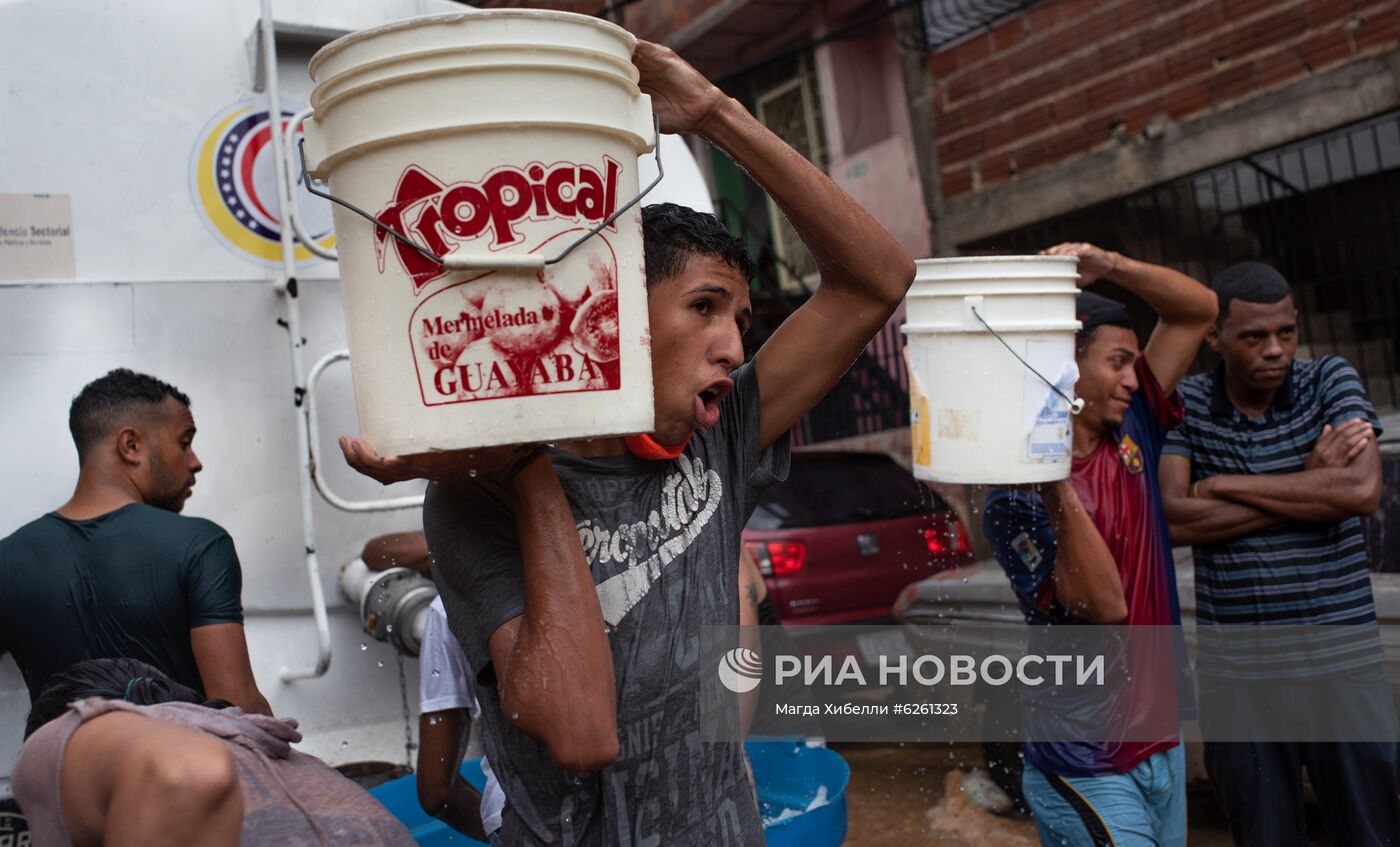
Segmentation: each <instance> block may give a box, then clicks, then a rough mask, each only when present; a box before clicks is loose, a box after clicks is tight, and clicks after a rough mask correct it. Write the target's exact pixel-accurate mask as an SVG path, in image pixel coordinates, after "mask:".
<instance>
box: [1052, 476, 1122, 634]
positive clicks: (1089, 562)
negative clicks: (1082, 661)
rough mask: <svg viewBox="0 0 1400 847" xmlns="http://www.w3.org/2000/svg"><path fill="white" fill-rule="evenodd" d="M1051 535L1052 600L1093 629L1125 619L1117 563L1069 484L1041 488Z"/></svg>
mask: <svg viewBox="0 0 1400 847" xmlns="http://www.w3.org/2000/svg"><path fill="white" fill-rule="evenodd" d="M1040 497H1041V499H1042V500H1043V501H1044V502H1045V510H1046V512H1048V513H1049V515H1050V524H1051V526H1053V527H1054V530H1055V570H1054V571H1052V572H1051V578H1052V579H1053V580H1054V584H1055V599H1056V600H1057V601H1058V602H1059V604H1060V605H1061V606H1063V607H1064V608H1065V609H1066V610H1067V611H1069V613H1070V614H1072V615H1074V616H1075V617H1078V618H1084V619H1085V620H1088V621H1092V622H1093V623H1097V624H1116V623H1122V622H1124V621H1125V620H1127V619H1128V604H1127V601H1126V600H1125V599H1124V597H1123V579H1122V577H1121V576H1119V574H1118V563H1117V562H1115V561H1114V560H1113V554H1112V553H1110V552H1109V550H1108V545H1107V544H1105V543H1104V540H1103V536H1102V535H1100V534H1099V530H1098V527H1096V526H1094V520H1093V518H1091V517H1090V516H1089V512H1088V510H1087V509H1085V508H1084V504H1083V503H1081V502H1080V501H1079V495H1078V494H1076V493H1074V488H1073V487H1072V486H1071V485H1070V484H1069V482H1068V481H1067V480H1066V481H1061V482H1054V483H1050V484H1049V485H1045V486H1041V488H1040Z"/></svg>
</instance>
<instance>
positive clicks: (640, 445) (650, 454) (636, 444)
mask: <svg viewBox="0 0 1400 847" xmlns="http://www.w3.org/2000/svg"><path fill="white" fill-rule="evenodd" d="M694 434H695V433H694V432H690V433H687V434H686V436H685V439H684V440H683V441H681V443H680V444H677V445H675V446H667V445H665V444H662V443H661V442H660V441H657V440H656V439H655V438H652V437H651V436H650V435H646V434H642V435H624V436H623V437H622V440H623V442H625V443H626V444H627V452H629V453H631V454H632V455H633V456H636V457H637V458H638V459H644V460H646V461H649V462H659V461H663V460H665V459H674V458H676V457H677V456H679V455H680V454H681V453H682V452H684V451H685V446H686V445H687V444H689V443H690V437H691V436H692V435H694Z"/></svg>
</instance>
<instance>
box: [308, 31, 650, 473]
mask: <svg viewBox="0 0 1400 847" xmlns="http://www.w3.org/2000/svg"><path fill="white" fill-rule="evenodd" d="M635 46H636V41H635V39H634V38H633V37H632V36H631V35H630V34H629V33H627V32H626V31H625V30H623V29H621V28H619V27H617V26H614V25H612V24H609V23H607V22H605V21H600V20H598V19H596V18H590V17H587V16H583V15H571V14H565V13H559V12H544V11H534V10H493V11H477V12H463V13H461V14H449V15H435V16H431V17H425V18H416V19H412V20H407V21H401V22H399V23H396V24H391V25H388V26H383V27H378V28H376V29H372V30H366V31H365V32H360V33H355V34H353V35H349V36H346V37H344V38H341V39H339V40H337V41H334V42H332V43H331V44H329V45H327V46H326V47H325V48H324V49H322V50H321V51H320V52H319V53H317V54H316V57H315V58H314V59H313V60H312V62H311V75H312V77H313V79H315V80H316V88H315V91H314V92H313V94H312V97H311V101H312V106H313V107H314V108H315V115H314V117H313V118H312V119H311V120H308V121H307V123H306V158H307V166H308V170H309V172H310V174H311V175H312V176H313V177H316V178H324V179H326V180H327V181H328V182H329V183H330V189H331V192H332V193H333V194H334V195H336V196H337V197H338V198H340V199H342V200H344V201H346V202H348V203H351V204H353V205H354V206H357V207H359V208H360V209H362V210H364V211H366V212H368V213H369V214H370V215H373V216H374V217H375V219H376V220H377V221H379V222H380V223H382V224H385V225H387V226H388V227H390V228H392V229H394V230H395V231H397V232H398V233H400V234H402V235H403V236H405V237H406V239H407V240H408V241H409V242H411V243H404V242H403V241H401V240H399V239H397V238H395V237H393V236H392V235H390V234H389V233H387V232H385V231H384V229H382V228H377V227H376V226H375V225H374V224H373V223H371V222H370V221H367V220H365V219H364V218H362V217H360V216H359V215H357V214H355V212H353V211H351V210H348V209H346V208H342V207H341V206H339V205H337V206H335V207H334V214H335V229H336V235H337V239H338V243H339V251H338V252H339V255H340V267H341V292H342V299H343V304H344V307H345V317H346V323H347V329H348V335H349V341H350V359H351V366H352V370H353V375H354V384H355V398H356V406H357V410H358V413H359V422H360V433H361V434H362V435H363V436H365V437H366V438H368V439H369V440H370V441H371V442H372V443H373V444H374V445H375V447H376V448H377V449H378V450H379V451H380V452H381V453H383V454H386V455H387V454H407V453H420V452H426V451H428V450H440V449H458V448H469V447H485V446H492V445H498V444H513V443H524V442H534V441H552V440H556V439H568V438H582V437H597V436H607V435H620V434H626V433H634V432H649V431H650V430H651V429H652V427H653V405H652V384H651V357H650V352H649V349H648V333H647V300H646V279H645V268H644V266H643V255H642V233H641V210H640V207H634V208H632V209H630V210H628V211H626V212H625V213H623V214H622V215H621V216H620V217H618V218H617V220H615V221H613V222H612V223H611V224H608V225H606V226H602V229H601V230H600V231H598V232H597V233H596V234H595V235H593V236H592V237H589V238H587V239H586V240H584V241H583V242H582V243H581V244H580V245H579V246H578V247H577V248H576V249H574V250H573V251H572V252H570V253H569V254H568V255H567V256H566V257H565V258H563V259H562V260H559V261H557V262H548V264H547V261H548V260H552V259H555V258H556V257H558V256H559V255H560V254H561V253H563V252H564V251H565V250H566V248H568V247H569V245H571V244H573V243H574V242H575V241H578V240H579V239H580V238H581V237H583V236H585V235H587V234H588V233H589V232H590V230H593V229H595V228H597V227H599V226H601V225H603V224H604V223H605V222H606V221H607V219H608V218H609V217H610V216H612V215H613V214H614V212H616V211H617V210H619V209H622V208H624V207H625V206H626V205H627V204H628V203H629V201H631V200H632V199H633V198H634V197H635V196H636V194H637V192H638V176H637V157H638V155H639V154H641V153H644V152H646V151H647V150H650V149H651V148H652V146H653V144H654V142H655V137H656V136H655V128H654V124H653V118H652V111H651V101H650V98H649V97H647V96H646V95H645V94H642V93H641V91H640V90H639V89H638V87H637V78H638V77H637V70H636V68H635V67H634V66H633V65H632V62H631V56H632V51H633V49H634V47H635ZM425 254H430V255H425ZM431 256H437V257H441V258H442V259H443V260H444V261H443V262H439V261H437V260H435V259H434V258H432V257H431Z"/></svg>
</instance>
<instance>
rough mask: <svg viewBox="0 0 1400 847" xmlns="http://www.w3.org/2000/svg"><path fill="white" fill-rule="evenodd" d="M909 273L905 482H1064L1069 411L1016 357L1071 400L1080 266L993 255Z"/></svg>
mask: <svg viewBox="0 0 1400 847" xmlns="http://www.w3.org/2000/svg"><path fill="white" fill-rule="evenodd" d="M917 264H918V274H917V275H916V276H915V277H914V285H913V287H912V288H911V289H910V290H909V298H908V300H907V301H906V303H907V306H906V323H905V324H904V327H903V330H904V333H905V336H906V347H905V358H906V361H907V362H908V365H909V386H910V388H909V399H910V407H911V411H912V415H911V425H912V427H913V443H914V475H915V476H916V477H918V478H919V479H927V480H932V481H935V482H951V483H971V484H998V483H1025V482H1050V481H1053V480H1059V479H1065V478H1066V477H1068V476H1069V472H1070V462H1071V460H1072V455H1071V430H1070V420H1071V417H1072V416H1071V410H1070V405H1069V403H1067V402H1065V400H1064V399H1062V398H1061V397H1060V395H1059V394H1057V393H1056V392H1055V391H1054V390H1053V389H1052V388H1051V387H1050V386H1049V385H1047V384H1046V382H1045V381H1044V380H1042V379H1041V378H1040V377H1039V376H1036V374H1035V373H1032V371H1031V370H1030V369H1029V368H1027V367H1026V365H1025V364H1023V363H1022V362H1021V361H1018V360H1017V358H1016V357H1017V356H1019V357H1021V359H1024V360H1026V362H1027V363H1029V364H1030V365H1031V367H1033V368H1035V370H1036V371H1039V372H1040V374H1041V375H1043V376H1044V377H1045V378H1046V379H1047V380H1049V381H1050V382H1052V383H1054V384H1055V386H1056V387H1057V388H1059V390H1060V391H1061V392H1063V393H1064V394H1065V395H1066V396H1068V397H1074V396H1075V394H1074V383H1075V381H1076V380H1077V379H1078V371H1077V370H1076V369H1075V364H1074V334H1075V332H1076V331H1077V330H1078V329H1079V326H1080V324H1079V321H1078V320H1077V319H1076V317H1075V297H1076V295H1077V294H1078V288H1077V287H1076V286H1075V278H1076V277H1077V275H1078V274H1077V271H1076V267H1077V265H1078V262H1077V260H1076V259H1075V258H1074V257H1070V256H990V257H977V258H957V259H922V260H920V261H919V262H918V263H917ZM979 316H980V318H981V319H982V320H981V321H979V320H978V318H979ZM982 321H985V322H986V324H987V325H989V326H990V327H991V329H992V330H995V331H996V332H995V334H994V333H993V332H991V331H989V330H988V328H987V326H984V325H983V323H982ZM998 335H999V336H1000V337H1001V339H1002V340H1004V341H1005V342H1006V344H1005V345H1003V343H1002V340H998V338H997V336H998ZM1007 346H1009V347H1010V348H1011V349H1010V350H1008V349H1007ZM1013 351H1014V354H1015V355H1013Z"/></svg>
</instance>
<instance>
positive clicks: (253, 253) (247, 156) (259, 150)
mask: <svg viewBox="0 0 1400 847" xmlns="http://www.w3.org/2000/svg"><path fill="white" fill-rule="evenodd" d="M293 114H294V113H293V112H290V111H286V110H284V111H283V113H282V120H281V121H279V122H278V130H279V131H285V129H286V125H287V121H288V120H290V119H291V117H292V115H293ZM271 140H272V121H270V120H269V119H268V112H267V106H266V103H265V101H264V100H262V98H250V99H247V100H240V101H239V102H237V103H234V104H233V105H231V106H229V107H227V108H225V109H223V110H222V111H220V112H219V113H218V114H217V115H215V116H214V117H213V118H212V119H210V121H209V123H208V124H206V125H205V126H204V129H203V130H201V131H200V133H199V138H198V139H197V140H196V141H195V145H194V150H193V151H192V152H191V154H190V195H191V197H192V198H193V200H194V205H195V208H196V209H197V210H198V211H199V216H200V218H202V219H203V220H204V223H205V225H206V226H207V227H208V228H209V231H210V232H211V233H213V235H214V237H215V238H216V239H218V241H219V242H220V243H221V244H223V245H224V246H225V247H227V248H228V249H229V250H232V251H233V252H234V253H235V254H237V255H239V256H241V257H243V258H245V259H248V260H250V261H254V262H257V263H259V264H263V265H276V264H280V263H281V261H282V243H281V237H282V235H281V233H282V222H281V220H280V218H279V211H278V208H277V182H276V179H277V177H276V171H275V170H274V168H273V159H272V146H271V144H269V142H270V141H271ZM287 152H288V155H289V156H291V157H292V162H291V168H292V171H293V172H294V173H295V174H298V175H299V174H300V173H301V165H300V163H299V162H298V161H297V160H296V158H295V156H296V152H295V148H293V149H290V150H288V151H287ZM297 190H298V192H299V193H298V197H297V205H298V208H299V209H300V211H301V222H302V228H303V229H305V230H306V231H307V233H308V234H309V235H311V237H313V238H314V239H316V243H317V244H318V245H320V246H321V247H324V248H327V249H329V248H331V247H334V246H335V235H334V234H332V232H331V212H330V204H329V203H327V202H326V201H325V200H322V199H321V198H319V197H316V196H314V195H312V194H310V193H308V192H307V191H306V189H305V188H302V187H300V186H298V188H297ZM315 259H316V256H315V255H314V254H313V253H312V252H311V251H309V250H307V249H306V247H304V246H302V245H301V244H298V245H297V247H296V260H297V263H298V264H302V263H304V262H310V261H313V260H315Z"/></svg>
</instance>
